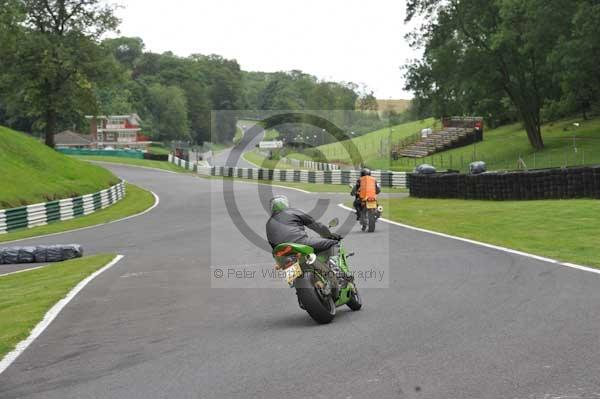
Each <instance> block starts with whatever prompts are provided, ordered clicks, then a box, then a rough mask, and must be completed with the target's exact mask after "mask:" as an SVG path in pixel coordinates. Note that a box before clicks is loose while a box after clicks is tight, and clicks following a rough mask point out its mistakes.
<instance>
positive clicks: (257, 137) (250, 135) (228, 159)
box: [209, 125, 265, 168]
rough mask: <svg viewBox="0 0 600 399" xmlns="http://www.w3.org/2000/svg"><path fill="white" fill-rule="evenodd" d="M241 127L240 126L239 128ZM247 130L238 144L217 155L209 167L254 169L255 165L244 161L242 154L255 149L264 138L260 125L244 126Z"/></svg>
mask: <svg viewBox="0 0 600 399" xmlns="http://www.w3.org/2000/svg"><path fill="white" fill-rule="evenodd" d="M240 127H241V126H240ZM245 127H246V128H247V130H246V131H245V133H244V136H243V137H242V140H240V142H239V143H238V144H237V145H235V146H233V147H231V148H227V149H225V150H223V151H221V152H219V153H217V154H216V155H215V156H214V158H213V159H212V160H209V162H210V163H211V165H217V166H237V167H239V168H256V165H253V164H251V163H250V162H248V161H246V160H245V159H244V158H243V157H242V154H243V153H244V152H248V151H251V150H253V149H254V148H256V146H257V145H258V143H259V142H260V141H261V140H262V138H263V137H264V134H265V131H264V129H263V128H262V127H261V126H260V125H252V126H245Z"/></svg>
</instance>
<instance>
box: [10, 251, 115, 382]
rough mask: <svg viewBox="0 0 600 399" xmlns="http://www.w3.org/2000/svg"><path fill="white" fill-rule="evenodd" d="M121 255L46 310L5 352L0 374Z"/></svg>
mask: <svg viewBox="0 0 600 399" xmlns="http://www.w3.org/2000/svg"><path fill="white" fill-rule="evenodd" d="M123 258H124V256H123V255H116V256H115V257H114V258H113V259H112V260H111V261H110V262H109V263H107V264H106V265H104V266H103V267H101V268H100V269H98V270H96V271H95V272H94V273H92V274H90V275H89V276H87V277H86V278H84V279H83V280H81V281H80V282H79V283H78V284H77V285H76V286H75V287H74V288H73V289H72V290H71V291H69V293H68V294H67V296H65V297H64V298H63V299H61V300H59V301H58V302H56V303H55V304H54V306H52V307H51V308H50V310H48V311H47V312H46V314H45V315H44V317H43V318H42V320H41V321H40V322H39V323H38V324H37V325H36V326H35V327H34V328H33V330H31V333H30V334H29V336H28V337H27V338H25V339H24V340H22V341H21V342H19V343H18V344H17V346H16V347H15V349H13V350H12V351H11V352H9V353H7V354H6V356H4V358H2V360H0V375H1V374H2V373H3V372H4V371H5V370H6V369H7V368H8V367H10V365H11V364H12V363H13V362H14V361H15V360H17V358H18V357H19V356H20V355H21V354H22V353H23V352H25V350H26V349H27V348H28V347H29V345H31V344H32V343H33V341H35V339H36V338H37V337H39V336H40V335H41V334H42V333H43V332H44V330H46V328H48V326H49V325H50V323H52V321H53V320H54V319H56V317H57V316H58V315H59V314H60V312H61V311H62V310H63V309H64V307H65V306H67V305H68V304H69V302H71V301H72V300H73V298H75V296H76V295H77V294H78V293H79V292H80V291H81V290H82V289H83V288H84V287H85V286H86V285H88V284H89V283H90V281H92V280H93V279H94V278H96V277H97V276H99V275H100V274H102V273H103V272H105V271H106V270H108V269H110V268H111V267H113V266H114V265H116V264H117V263H118V262H119V261H120V260H121V259H123Z"/></svg>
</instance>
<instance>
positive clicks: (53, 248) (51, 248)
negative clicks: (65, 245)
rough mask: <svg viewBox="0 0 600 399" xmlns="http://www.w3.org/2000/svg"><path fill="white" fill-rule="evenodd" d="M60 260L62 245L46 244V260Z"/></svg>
mask: <svg viewBox="0 0 600 399" xmlns="http://www.w3.org/2000/svg"><path fill="white" fill-rule="evenodd" d="M62 260H63V259H62V247H61V246H60V245H48V246H47V247H46V262H60V261H62Z"/></svg>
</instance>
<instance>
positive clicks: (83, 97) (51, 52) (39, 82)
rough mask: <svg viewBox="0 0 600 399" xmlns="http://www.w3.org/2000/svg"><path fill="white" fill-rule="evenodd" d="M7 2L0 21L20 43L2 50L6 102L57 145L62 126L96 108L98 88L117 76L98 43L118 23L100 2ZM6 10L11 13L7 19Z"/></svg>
mask: <svg viewBox="0 0 600 399" xmlns="http://www.w3.org/2000/svg"><path fill="white" fill-rule="evenodd" d="M3 3H4V4H2V5H3V7H2V9H1V11H0V14H2V15H3V16H2V17H0V22H1V23H3V24H6V23H9V24H10V26H9V27H6V26H5V27H4V28H3V29H4V30H7V29H10V30H11V31H12V32H14V34H15V35H16V37H17V40H18V46H14V47H12V48H9V49H6V47H5V46H3V48H4V50H5V51H3V53H2V54H1V56H2V58H4V61H5V62H6V64H5V65H3V67H6V69H3V71H2V74H3V77H4V79H8V80H10V81H11V84H10V87H8V93H5V95H6V98H7V100H6V101H7V102H9V103H11V104H12V105H11V106H10V107H11V108H12V109H13V110H17V109H18V110H19V112H23V113H25V114H26V116H28V117H31V118H33V119H35V120H36V123H37V124H38V125H39V126H40V127H41V128H43V131H44V134H45V137H46V144H47V145H48V146H50V147H54V134H55V133H56V131H57V129H58V127H59V126H70V124H71V123H73V122H75V121H79V120H81V119H82V116H83V113H84V112H86V111H88V112H90V111H93V110H95V107H96V98H95V93H94V87H95V86H97V85H98V83H102V82H108V81H110V80H111V79H113V78H114V72H115V68H114V67H115V64H114V59H113V58H112V57H110V56H109V55H108V54H107V53H106V51H105V50H104V49H103V48H101V47H100V46H99V45H98V39H99V38H100V36H101V35H102V34H104V33H105V32H107V31H110V30H113V29H115V28H116V27H117V25H118V22H119V21H118V19H117V18H116V17H115V16H114V13H113V9H112V8H111V7H110V6H107V5H104V2H103V1H101V0H53V1H51V0H22V1H16V0H7V1H4V2H3ZM7 10H9V11H7ZM7 12H10V13H11V15H13V18H10V19H9V20H8V21H7V19H6V13H7ZM15 15H17V17H14V16H15ZM7 50H8V51H7Z"/></svg>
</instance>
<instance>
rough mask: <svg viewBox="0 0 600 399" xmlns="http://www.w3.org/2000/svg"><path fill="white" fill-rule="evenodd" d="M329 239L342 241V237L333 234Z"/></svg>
mask: <svg viewBox="0 0 600 399" xmlns="http://www.w3.org/2000/svg"><path fill="white" fill-rule="evenodd" d="M329 238H330V239H332V240H336V241H340V240H341V239H342V236H341V235H339V234H336V233H331V234H330V235H329Z"/></svg>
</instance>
